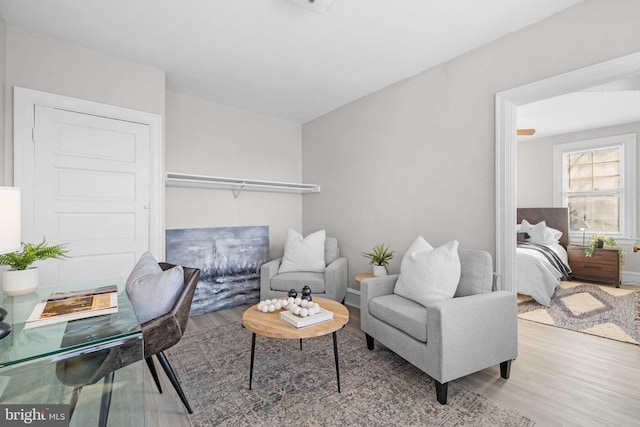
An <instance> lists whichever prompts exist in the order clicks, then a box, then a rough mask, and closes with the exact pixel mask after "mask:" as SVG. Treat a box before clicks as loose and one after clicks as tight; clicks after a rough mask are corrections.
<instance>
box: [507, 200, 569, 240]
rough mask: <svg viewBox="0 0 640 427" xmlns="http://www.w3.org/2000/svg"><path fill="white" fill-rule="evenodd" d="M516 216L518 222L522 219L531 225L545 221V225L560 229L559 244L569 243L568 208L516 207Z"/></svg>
mask: <svg viewBox="0 0 640 427" xmlns="http://www.w3.org/2000/svg"><path fill="white" fill-rule="evenodd" d="M517 217H518V218H517V220H518V222H517V223H518V224H520V222H522V220H523V219H526V220H527V221H529V223H530V224H532V225H534V224H537V223H539V222H540V221H545V223H546V224H547V227H551V228H555V229H556V230H560V231H562V237H560V244H561V245H562V246H564V247H565V248H566V247H567V246H568V245H569V208H518V213H517Z"/></svg>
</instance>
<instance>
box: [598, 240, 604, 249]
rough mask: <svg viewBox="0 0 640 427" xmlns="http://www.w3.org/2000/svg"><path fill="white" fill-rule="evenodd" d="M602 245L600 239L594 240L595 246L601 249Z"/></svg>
mask: <svg viewBox="0 0 640 427" xmlns="http://www.w3.org/2000/svg"><path fill="white" fill-rule="evenodd" d="M603 247H604V242H603V241H602V240H598V241H597V242H596V248H598V249H602V248H603Z"/></svg>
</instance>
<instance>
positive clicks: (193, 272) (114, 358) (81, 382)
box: [56, 262, 200, 427]
mask: <svg viewBox="0 0 640 427" xmlns="http://www.w3.org/2000/svg"><path fill="white" fill-rule="evenodd" d="M159 265H160V267H161V268H162V270H168V269H170V268H173V267H175V265H173V264H168V263H163V262H161V263H159ZM183 270H184V287H183V289H182V290H181V291H180V293H179V294H178V297H177V298H176V301H175V303H174V305H173V307H172V308H171V310H170V311H169V312H167V313H165V314H163V315H161V316H159V317H156V318H154V319H151V320H149V321H147V322H145V323H143V324H142V325H141V328H142V337H143V341H144V356H143V357H144V359H145V361H146V363H147V366H148V368H149V371H150V372H151V375H152V377H153V380H154V382H155V384H156V386H157V387H158V391H159V392H160V393H162V388H161V386H160V380H159V378H158V373H157V371H156V369H155V365H154V363H153V359H152V357H153V356H154V355H155V356H156V357H157V358H158V360H159V361H160V365H161V366H162V368H163V369H164V371H165V373H166V374H167V377H169V380H170V381H171V384H172V385H173V387H174V389H175V390H176V392H177V393H178V396H179V397H180V400H181V401H182V403H183V404H184V406H185V408H186V409H187V411H188V412H189V413H190V414H192V413H193V410H192V409H191V406H190V405H189V402H188V401H187V398H186V397H185V395H184V393H183V391H182V387H181V386H180V383H179V382H178V379H177V378H176V376H175V374H174V372H173V369H172V367H171V364H170V363H169V360H168V359H167V357H166V355H165V354H164V351H165V350H167V349H168V348H170V347H172V346H174V345H175V344H177V343H178V342H179V341H180V339H181V338H182V335H183V334H184V331H185V328H186V327H187V321H188V320H189V311H190V309H191V301H192V300H193V294H194V292H195V290H196V286H197V284H198V279H199V278H200V270H199V269H197V268H189V267H183ZM139 360H140V352H139V347H138V346H136V345H133V344H129V345H126V344H125V345H124V346H116V347H112V348H109V349H104V350H100V351H97V352H94V353H91V354H83V355H80V356H75V357H72V358H69V359H66V360H63V361H60V362H58V363H57V365H56V375H57V376H58V379H59V380H60V381H61V382H62V383H64V384H66V385H68V386H73V387H74V390H73V393H72V397H71V402H70V405H71V406H70V415H69V417H70V418H71V416H72V415H73V411H74V409H75V406H76V403H77V401H78V397H79V394H80V391H81V390H82V387H84V386H87V385H91V384H94V383H96V382H98V381H99V380H100V379H102V378H104V386H103V393H102V401H101V405H100V418H99V423H98V425H99V426H100V427H103V426H106V425H107V419H108V416H109V407H110V404H111V392H112V388H113V377H114V372H115V371H116V370H118V369H120V368H123V367H125V366H127V365H129V364H131V363H134V362H137V361H139Z"/></svg>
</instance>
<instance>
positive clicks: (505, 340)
mask: <svg viewBox="0 0 640 427" xmlns="http://www.w3.org/2000/svg"><path fill="white" fill-rule="evenodd" d="M363 312H364V310H363ZM517 314H518V305H517V300H516V295H515V294H513V293H511V292H506V291H497V292H488V293H483V294H477V295H470V296H467V297H460V298H453V299H448V300H445V301H440V302H437V303H434V304H430V305H429V306H428V307H427V348H428V354H427V357H429V358H437V359H439V360H438V361H437V362H436V361H435V360H434V362H435V363H433V365H432V366H434V367H439V368H438V369H439V371H438V372H434V376H435V379H436V380H437V381H439V382H441V383H445V382H448V381H450V380H452V379H456V378H460V377H462V376H464V375H468V374H470V373H473V372H476V371H478V370H480V369H484V368H485V367H486V366H490V365H491V364H493V363H495V361H496V360H500V361H507V360H511V359H512V358H513V355H514V354H517V352H518V321H517Z"/></svg>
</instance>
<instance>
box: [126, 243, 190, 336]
mask: <svg viewBox="0 0 640 427" xmlns="http://www.w3.org/2000/svg"><path fill="white" fill-rule="evenodd" d="M183 287H184V271H183V268H182V267H181V266H179V265H178V266H175V267H173V268H170V269H168V270H165V271H163V270H162V268H160V266H159V265H158V261H156V259H155V258H154V257H153V255H152V254H151V252H149V251H147V252H145V253H144V254H143V255H142V256H141V257H140V259H139V260H138V263H137V264H136V266H135V267H133V270H132V271H131V273H130V274H129V277H128V278H127V284H126V287H125V289H126V291H127V295H129V299H130V300H131V305H132V306H133V311H135V313H136V316H137V318H138V322H140V324H142V323H145V322H147V321H149V320H151V319H155V318H156V317H159V316H162V315H163V314H165V313H168V312H169V311H170V310H171V308H172V307H173V305H174V304H175V302H176V299H177V298H178V295H179V294H180V292H181V291H182V288H183Z"/></svg>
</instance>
